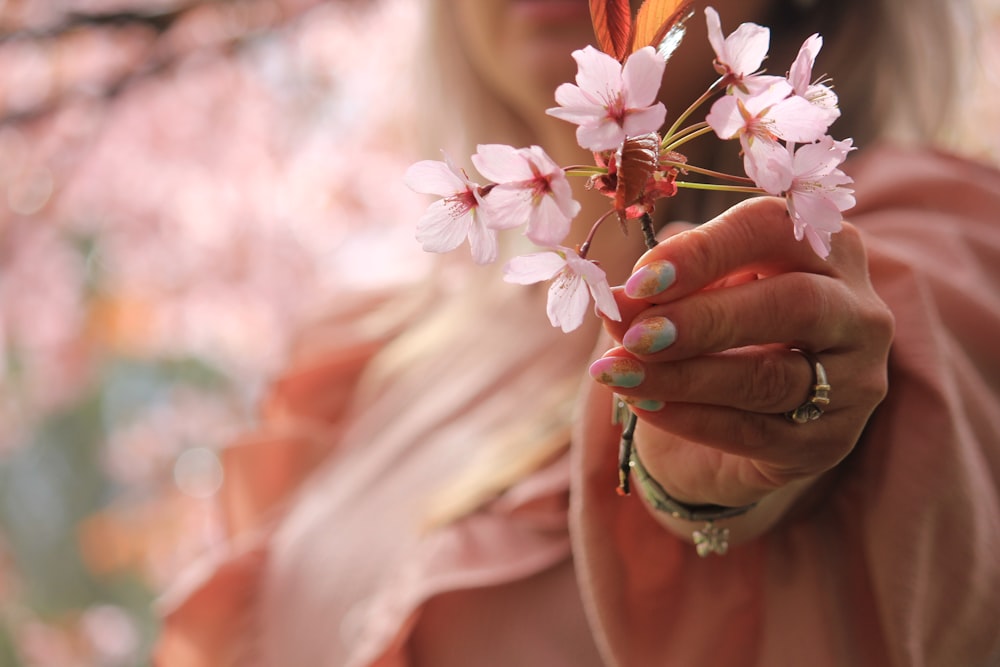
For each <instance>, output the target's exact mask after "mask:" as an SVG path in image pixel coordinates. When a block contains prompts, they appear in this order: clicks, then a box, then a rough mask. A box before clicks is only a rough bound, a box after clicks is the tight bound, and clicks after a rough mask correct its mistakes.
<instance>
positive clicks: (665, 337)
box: [622, 317, 677, 354]
mask: <svg viewBox="0 0 1000 667" xmlns="http://www.w3.org/2000/svg"><path fill="white" fill-rule="evenodd" d="M675 340H677V328H676V327H675V326H674V323H673V322H671V321H670V320H668V319H667V318H665V317H647V318H646V319H644V320H642V321H640V322H639V323H638V324H634V325H632V327H631V328H630V329H629V330H628V331H626V332H625V335H624V336H623V337H622V345H623V346H624V347H625V349H626V350H628V351H629V352H631V353H633V354H654V353H656V352H659V351H660V350H665V349H667V348H668V347H670V346H671V345H673V342H674V341H675Z"/></svg>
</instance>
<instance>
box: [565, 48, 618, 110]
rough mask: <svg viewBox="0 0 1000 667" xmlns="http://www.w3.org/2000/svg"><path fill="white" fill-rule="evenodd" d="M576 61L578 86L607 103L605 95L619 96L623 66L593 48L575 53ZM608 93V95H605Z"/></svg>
mask: <svg viewBox="0 0 1000 667" xmlns="http://www.w3.org/2000/svg"><path fill="white" fill-rule="evenodd" d="M573 59H574V60H576V64H577V74H576V85H577V86H579V87H580V89H581V90H584V91H586V92H587V93H589V94H591V95H598V96H600V97H601V99H603V100H604V101H605V102H607V101H608V98H606V97H604V94H610V95H611V96H617V95H618V94H619V93H620V92H621V89H622V84H621V81H622V65H621V63H619V62H618V61H617V60H615V59H614V58H612V57H611V56H609V55H608V54H606V53H604V52H602V51H598V50H597V49H595V48H594V47H593V46H586V47H584V48H582V49H579V50H577V51H574V52H573ZM605 91H606V93H605Z"/></svg>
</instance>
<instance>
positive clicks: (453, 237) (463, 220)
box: [417, 199, 472, 252]
mask: <svg viewBox="0 0 1000 667" xmlns="http://www.w3.org/2000/svg"><path fill="white" fill-rule="evenodd" d="M456 213H457V215H456ZM471 218H472V216H471V214H470V213H469V212H468V211H466V212H457V211H456V209H455V207H454V206H453V205H452V203H451V202H449V201H448V200H447V199H439V200H437V201H435V202H434V203H432V204H431V205H430V206H428V207H427V210H426V211H425V212H424V214H423V216H421V218H420V220H419V221H418V222H417V240H418V241H420V243H421V244H422V245H423V249H424V250H425V251H427V252H451V251H452V250H454V249H455V248H457V247H458V246H460V245H462V241H464V240H465V237H466V236H467V235H468V233H469V224H470V222H471Z"/></svg>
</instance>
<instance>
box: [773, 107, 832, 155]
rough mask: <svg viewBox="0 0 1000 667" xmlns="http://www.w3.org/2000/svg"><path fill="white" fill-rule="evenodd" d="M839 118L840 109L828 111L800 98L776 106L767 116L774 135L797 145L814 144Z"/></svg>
mask: <svg viewBox="0 0 1000 667" xmlns="http://www.w3.org/2000/svg"><path fill="white" fill-rule="evenodd" d="M838 116H840V110H839V109H826V108H824V107H821V106H817V105H815V104H811V103H810V102H809V101H808V100H807V99H805V98H804V97H798V96H792V97H788V98H786V99H784V100H782V101H781V102H779V103H777V104H775V105H774V106H772V107H771V108H770V110H769V111H768V114H767V117H768V120H769V121H770V123H771V124H770V127H771V130H772V131H773V132H774V134H776V135H777V136H778V137H780V138H782V139H784V140H785V141H791V142H793V143H797V144H807V143H812V142H813V141H816V140H817V139H819V138H820V137H822V136H823V135H825V134H826V131H827V130H828V129H829V128H830V124H831V123H833V121H835V120H836V119H837V117H838Z"/></svg>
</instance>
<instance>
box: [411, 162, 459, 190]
mask: <svg viewBox="0 0 1000 667" xmlns="http://www.w3.org/2000/svg"><path fill="white" fill-rule="evenodd" d="M403 182H404V183H406V185H407V187H409V188H410V189H411V190H413V191H415V192H420V193H423V194H427V195H437V196H439V197H447V196H449V195H453V194H455V193H456V192H461V191H462V190H465V182H464V181H463V180H462V179H461V178H460V177H459V176H458V175H457V174H456V173H455V172H454V171H452V170H451V169H449V168H448V165H447V164H446V163H444V162H441V161H440V160H421V161H420V162H415V163H414V164H412V165H410V167H409V169H407V170H406V173H405V174H404V175H403Z"/></svg>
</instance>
